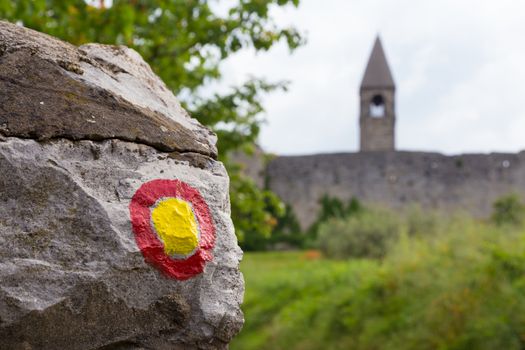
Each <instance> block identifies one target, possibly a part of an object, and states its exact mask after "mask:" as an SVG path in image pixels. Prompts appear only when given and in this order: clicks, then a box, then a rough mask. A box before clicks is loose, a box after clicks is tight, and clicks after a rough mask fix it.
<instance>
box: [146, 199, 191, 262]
mask: <svg viewBox="0 0 525 350" xmlns="http://www.w3.org/2000/svg"><path fill="white" fill-rule="evenodd" d="M151 220H152V221H153V226H154V228H155V231H156V232H157V235H158V236H159V238H160V239H161V241H162V243H164V252H165V253H166V254H167V255H188V254H191V253H192V252H193V251H194V250H195V249H196V248H197V246H198V245H199V231H198V227H197V220H196V219H195V215H194V214H193V211H192V210H191V206H190V204H189V203H188V202H186V201H184V200H182V199H179V198H166V199H163V200H161V201H160V202H159V203H158V204H157V205H156V206H155V208H154V209H153V210H152V212H151Z"/></svg>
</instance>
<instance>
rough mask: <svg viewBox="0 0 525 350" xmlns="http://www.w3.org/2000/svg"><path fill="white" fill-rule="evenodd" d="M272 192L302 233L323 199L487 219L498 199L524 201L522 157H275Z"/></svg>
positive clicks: (524, 164) (364, 154)
mask: <svg viewBox="0 0 525 350" xmlns="http://www.w3.org/2000/svg"><path fill="white" fill-rule="evenodd" d="M266 176H267V178H268V184H269V186H270V189H271V190H273V191H274V192H276V193H277V194H278V195H279V196H280V197H281V198H282V199H283V200H284V201H285V202H286V203H289V204H290V205H291V206H292V207H293V209H294V211H295V213H296V215H297V217H298V219H299V221H300V223H301V225H302V226H303V228H306V227H308V226H309V225H310V224H312V223H313V222H314V221H315V219H316V216H317V212H318V210H319V198H321V197H322V196H323V195H324V194H328V195H330V196H333V197H338V198H340V199H342V200H348V199H350V198H352V197H356V198H358V199H359V200H360V201H362V202H364V203H366V204H369V205H379V206H386V207H390V208H401V207H404V206H407V205H409V204H412V203H417V204H419V205H420V206H421V207H422V208H426V209H436V210H440V211H446V212H454V211H466V212H469V213H472V214H473V215H475V216H478V217H483V216H487V215H489V213H490V212H491V208H492V204H493V202H494V200H496V199H497V198H498V197H500V196H502V195H505V194H508V193H511V192H514V193H517V194H519V195H520V196H521V197H522V198H524V199H525V152H520V153H518V154H504V153H492V154H464V155H457V156H445V155H442V154H439V153H424V152H360V153H340V154H319V155H311V156H287V157H277V158H275V159H274V160H272V161H271V162H270V163H269V164H268V167H267V171H266Z"/></svg>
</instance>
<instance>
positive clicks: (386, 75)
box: [359, 37, 396, 151]
mask: <svg viewBox="0 0 525 350" xmlns="http://www.w3.org/2000/svg"><path fill="white" fill-rule="evenodd" d="M359 97H360V101H361V102H360V116H359V127H360V150H361V151H393V150H395V121H396V117H395V103H394V102H395V84H394V79H393V78H392V73H391V72H390V68H389V66H388V62H387V60H386V56H385V52H384V51H383V46H382V45H381V40H380V39H379V37H377V38H376V41H375V43H374V47H373V48H372V53H371V54H370V58H369V59H368V64H367V66H366V69H365V74H364V76H363V80H362V82H361V87H360V89H359Z"/></svg>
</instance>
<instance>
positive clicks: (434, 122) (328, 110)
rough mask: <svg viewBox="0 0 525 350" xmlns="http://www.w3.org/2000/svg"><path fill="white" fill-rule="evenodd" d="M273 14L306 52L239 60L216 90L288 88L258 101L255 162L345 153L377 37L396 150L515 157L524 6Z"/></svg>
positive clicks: (354, 134)
mask: <svg viewBox="0 0 525 350" xmlns="http://www.w3.org/2000/svg"><path fill="white" fill-rule="evenodd" d="M273 14H274V16H275V18H277V20H278V23H281V24H285V25H289V24H293V25H295V26H296V27H297V28H299V29H300V30H301V31H302V32H304V33H306V36H307V39H308V42H307V44H306V45H305V46H304V47H302V48H300V49H298V50H297V51H296V52H295V53H294V54H292V55H290V54H289V51H288V50H287V49H286V48H285V46H284V45H281V46H280V47H277V48H275V49H273V50H272V51H270V52H268V53H263V54H258V55H254V54H253V52H248V51H246V52H242V53H240V54H238V55H236V56H234V57H232V58H231V59H229V60H228V61H227V62H226V63H225V64H224V66H223V69H224V81H223V83H222V84H223V85H224V86H227V85H231V84H236V83H241V82H243V81H244V80H246V77H247V75H249V74H252V75H257V76H264V77H266V78H268V79H270V80H280V79H285V80H289V81H291V85H290V90H289V91H288V92H287V93H275V94H273V95H270V96H268V97H267V98H266V99H265V106H266V107H267V114H266V116H265V118H266V120H267V124H265V126H264V127H263V129H262V133H261V137H260V144H261V145H262V147H263V148H264V149H265V150H266V151H269V152H274V153H277V154H311V153H323V152H336V151H343V152H348V151H356V150H357V148H358V141H359V138H358V128H357V126H358V113H359V110H358V87H359V84H360V81H361V79H362V75H363V72H364V69H365V65H366V63H367V60H368V56H369V54H370V50H371V48H372V44H373V41H374V38H375V36H376V34H377V33H379V34H380V36H381V39H382V42H383V47H384V49H385V52H386V55H387V59H388V61H389V64H390V68H391V70H392V73H393V75H394V79H395V82H396V87H397V108H396V112H397V128H396V129H397V130H396V136H397V148H398V149H401V150H424V151H438V152H443V153H447V154H456V153H464V152H469V153H470V152H491V151H504V152H509V151H510V152H516V151H519V150H523V149H525V106H524V102H525V38H524V36H525V1H522V0H514V1H513V0H493V1H483V0H461V1H457V0H440V1H416V0H410V1H409V0H398V1H388V0H366V1H364V0H361V1H356V0H323V1H320V0H302V1H301V5H300V7H299V8H298V9H295V8H288V9H286V10H276V11H274V12H273Z"/></svg>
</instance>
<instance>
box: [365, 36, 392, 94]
mask: <svg viewBox="0 0 525 350" xmlns="http://www.w3.org/2000/svg"><path fill="white" fill-rule="evenodd" d="M366 88H395V84H394V79H393V78H392V73H391V72H390V68H389V67H388V62H387V61H386V56H385V52H384V51H383V45H381V40H380V39H379V35H378V36H377V38H376V41H375V43H374V48H373V49H372V53H371V54H370V58H369V59H368V64H367V65H366V70H365V75H364V76H363V81H362V82H361V89H366Z"/></svg>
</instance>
